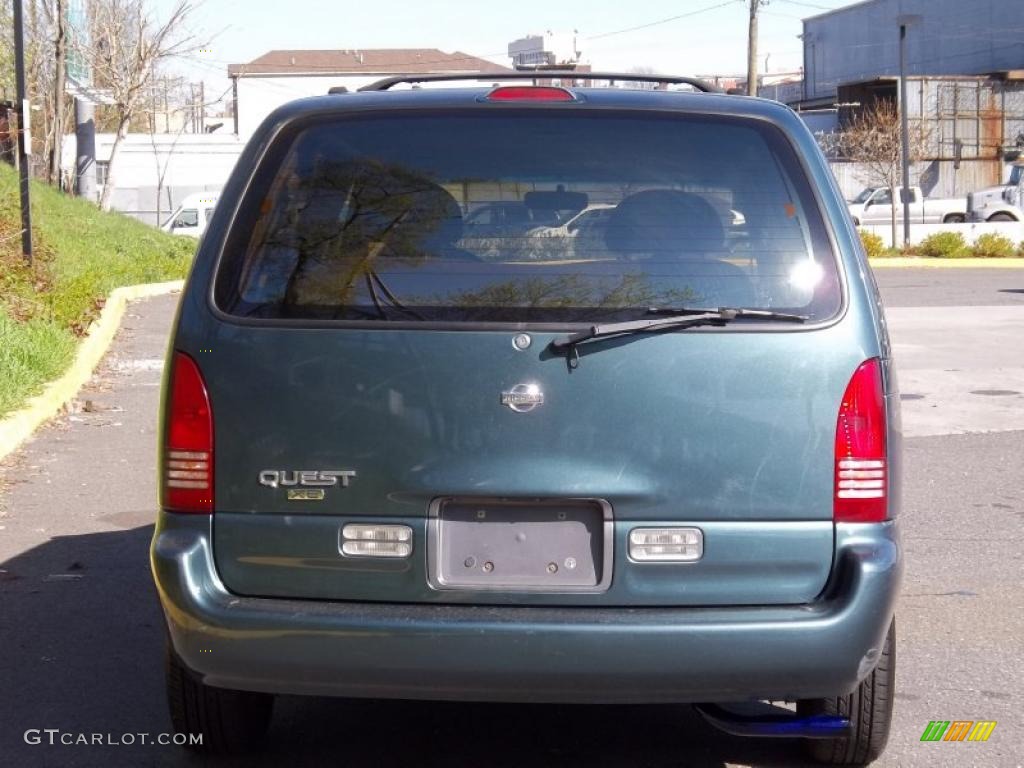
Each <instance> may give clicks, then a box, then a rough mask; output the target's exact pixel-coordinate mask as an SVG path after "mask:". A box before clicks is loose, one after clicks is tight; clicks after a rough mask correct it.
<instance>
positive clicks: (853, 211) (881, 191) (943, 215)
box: [849, 187, 967, 225]
mask: <svg viewBox="0 0 1024 768" xmlns="http://www.w3.org/2000/svg"><path fill="white" fill-rule="evenodd" d="M902 190H903V187H896V189H895V193H896V200H897V201H896V219H897V221H903V203H902V202H901V200H902V197H903V195H902ZM909 190H910V203H909V205H910V221H911V223H913V224H957V223H961V222H964V221H966V220H967V201H966V200H964V199H962V198H948V199H939V198H926V197H925V196H924V195H923V194H922V193H921V188H920V187H909ZM892 194H893V192H892V191H891V190H890V189H889V188H888V187H865V188H864V189H863V190H862V191H861V193H860V194H859V195H857V197H855V198H854V199H853V200H852V201H850V204H849V206H850V215H851V216H852V217H853V222H854V224H857V225H860V224H888V223H890V222H891V221H892V209H893V204H892Z"/></svg>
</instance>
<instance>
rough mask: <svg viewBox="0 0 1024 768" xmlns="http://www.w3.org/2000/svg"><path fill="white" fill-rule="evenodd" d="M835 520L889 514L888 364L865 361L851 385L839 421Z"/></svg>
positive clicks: (880, 517)
mask: <svg viewBox="0 0 1024 768" xmlns="http://www.w3.org/2000/svg"><path fill="white" fill-rule="evenodd" d="M835 460H836V477H835V503H834V506H833V518H834V519H835V521H836V522H837V523H840V522H841V523H873V522H879V521H881V520H885V518H886V516H887V507H888V503H887V492H888V476H887V469H888V468H887V456H886V447H885V396H884V393H883V391H882V365H881V361H879V359H878V358H872V359H871V360H865V361H864V362H863V363H861V364H860V367H858V368H857V370H856V371H855V372H854V374H853V377H852V378H851V379H850V383H849V384H848V385H847V386H846V392H845V393H844V394H843V401H842V403H841V404H840V406H839V420H838V422H837V424H836V457H835Z"/></svg>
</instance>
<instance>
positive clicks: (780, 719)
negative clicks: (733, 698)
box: [694, 704, 851, 739]
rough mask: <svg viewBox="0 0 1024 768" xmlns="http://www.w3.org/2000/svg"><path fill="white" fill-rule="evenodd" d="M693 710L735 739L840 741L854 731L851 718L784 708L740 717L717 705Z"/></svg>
mask: <svg viewBox="0 0 1024 768" xmlns="http://www.w3.org/2000/svg"><path fill="white" fill-rule="evenodd" d="M694 708H695V709H696V710H697V711H698V712H700V714H701V716H702V717H703V718H704V719H705V720H707V721H708V723H710V724H711V725H713V726H715V728H718V729H719V730H720V731H725V732H726V733H729V734H732V735H733V736H766V737H775V738H790V739H794V738H795V739H838V738H843V737H846V736H849V735H850V731H851V728H850V719H849V718H847V717H840V716H839V715H809V716H807V717H801V716H799V715H795V714H793V713H792V712H791V711H790V710H788V709H783V708H782V707H771V710H772V711H770V713H768V714H739V713H737V712H730V711H729V710H727V709H725V708H724V707H720V706H718V705H717V704H698V705H696V706H695V707H694Z"/></svg>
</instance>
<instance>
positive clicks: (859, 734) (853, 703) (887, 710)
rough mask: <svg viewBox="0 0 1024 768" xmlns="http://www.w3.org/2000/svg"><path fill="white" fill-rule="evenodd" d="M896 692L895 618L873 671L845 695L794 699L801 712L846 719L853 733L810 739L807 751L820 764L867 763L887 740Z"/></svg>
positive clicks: (876, 756)
mask: <svg viewBox="0 0 1024 768" xmlns="http://www.w3.org/2000/svg"><path fill="white" fill-rule="evenodd" d="M895 692H896V620H895V619H893V622H892V624H891V625H890V626H889V633H888V634H887V635H886V637H885V644H884V645H883V646H882V653H881V655H880V656H879V658H878V663H877V664H876V665H875V668H874V670H872V672H871V674H870V675H868V676H867V677H866V678H864V680H862V681H861V684H860V685H858V686H857V688H856V689H855V690H854V691H853V692H852V693H849V694H847V695H846V696H838V697H836V698H829V699H807V700H804V701H798V702H797V705H796V709H797V712H798V713H800V714H801V715H841V716H843V717H848V718H850V724H851V726H852V727H853V735H852V736H851V737H849V738H845V739H814V740H809V741H808V742H807V747H808V751H809V752H810V755H811V757H812V758H814V760H815V761H817V762H819V763H821V764H823V765H867V764H868V763H870V762H872V761H874V760H877V759H878V757H879V755H881V754H882V752H883V750H885V745H886V742H888V741H889V729H890V726H891V725H892V704H893V696H894V694H895Z"/></svg>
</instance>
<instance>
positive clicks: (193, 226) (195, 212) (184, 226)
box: [160, 192, 220, 237]
mask: <svg viewBox="0 0 1024 768" xmlns="http://www.w3.org/2000/svg"><path fill="white" fill-rule="evenodd" d="M219 198H220V192H197V193H195V194H193V195H187V196H186V197H185V199H184V200H182V201H181V205H179V206H178V207H177V208H175V209H174V213H172V214H171V215H170V216H169V217H168V218H167V220H166V221H165V222H164V223H163V224H162V225H161V227H160V229H162V230H163V231H164V232H168V233H169V234H172V235H184V236H185V237H202V235H203V232H205V231H206V225H207V224H208V223H209V220H210V216H211V215H212V214H213V207H214V206H215V205H216V204H217V200H218V199H219Z"/></svg>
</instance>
